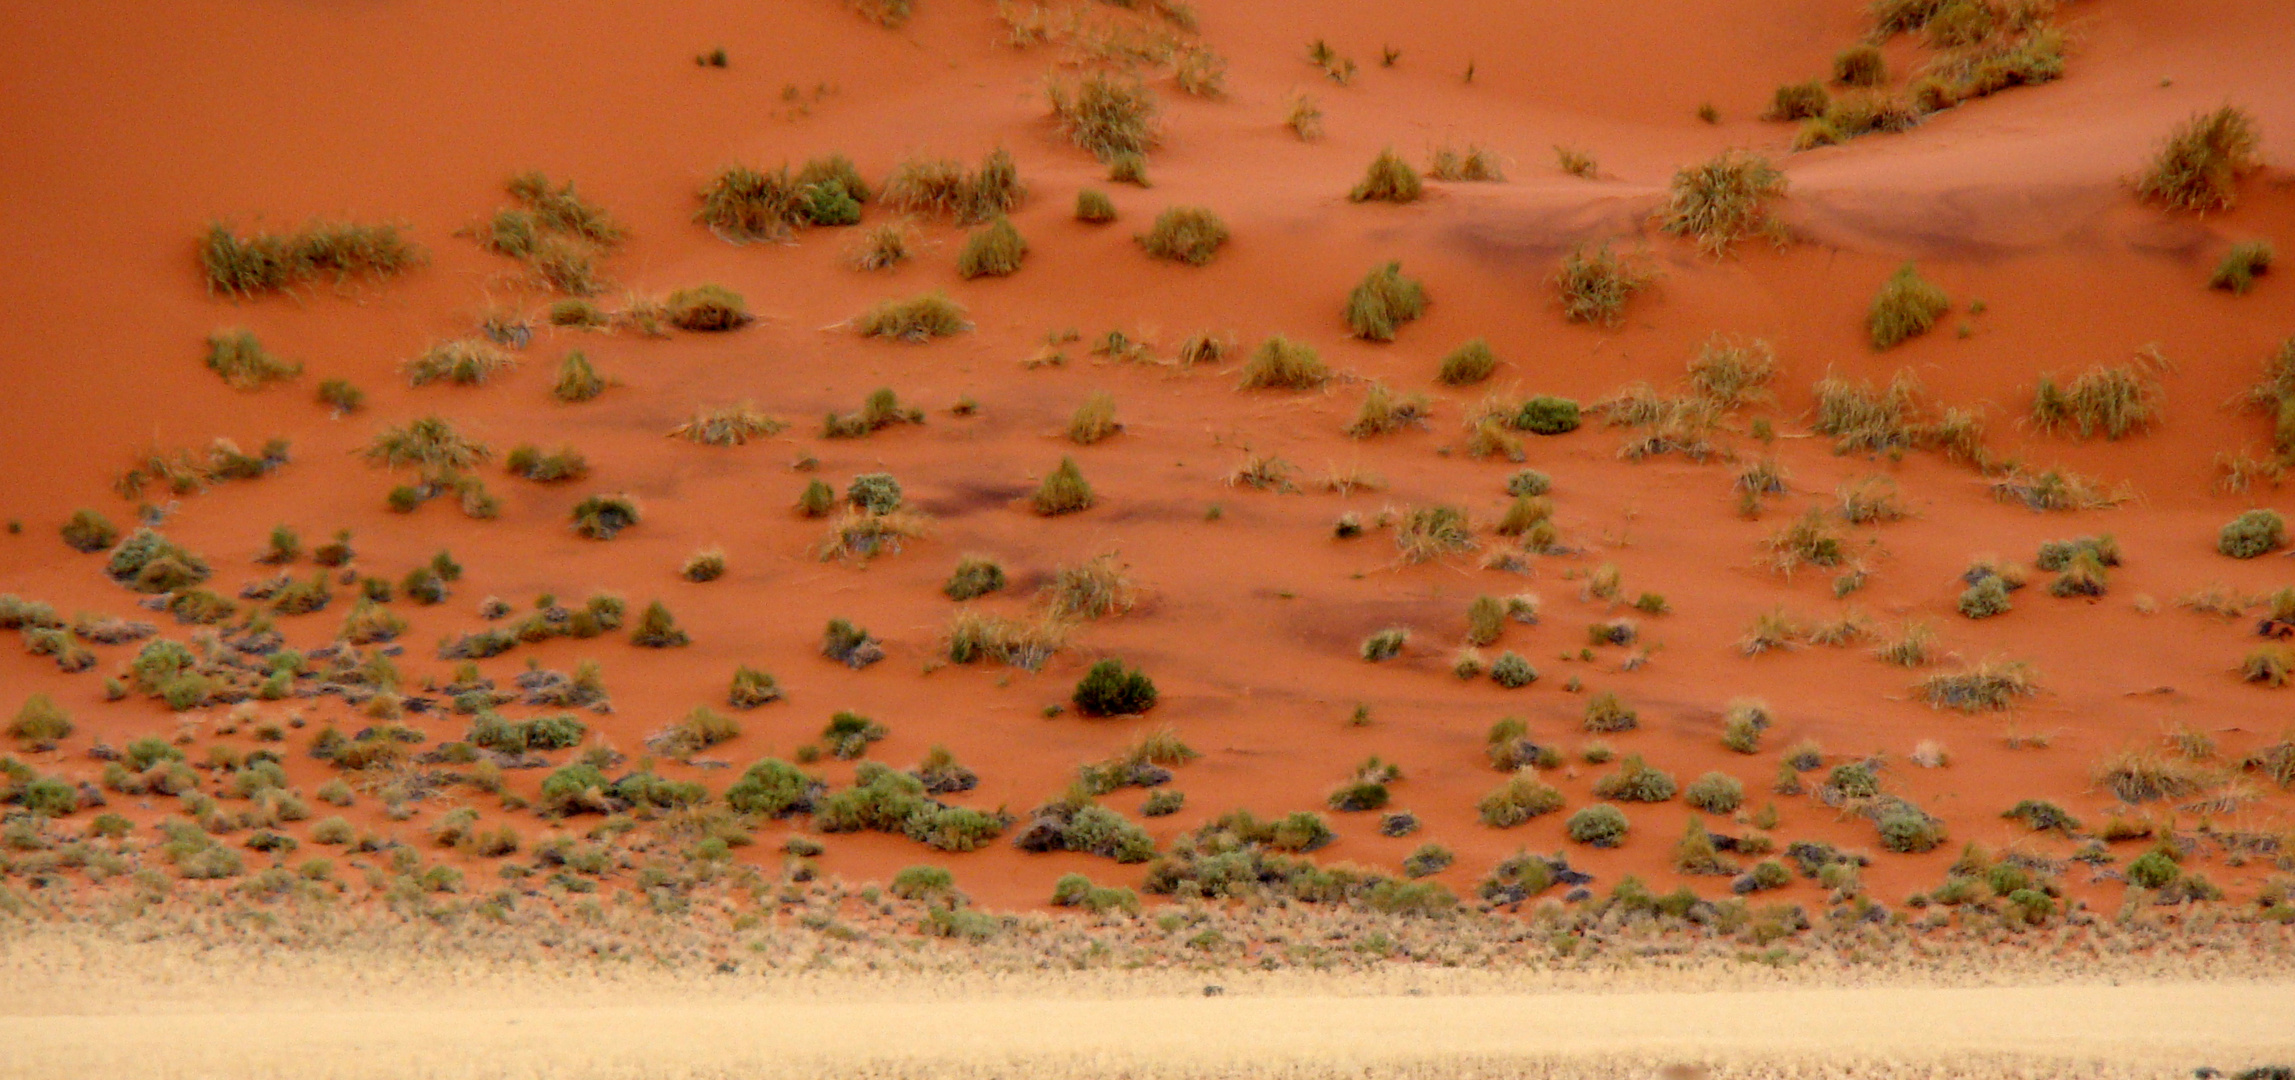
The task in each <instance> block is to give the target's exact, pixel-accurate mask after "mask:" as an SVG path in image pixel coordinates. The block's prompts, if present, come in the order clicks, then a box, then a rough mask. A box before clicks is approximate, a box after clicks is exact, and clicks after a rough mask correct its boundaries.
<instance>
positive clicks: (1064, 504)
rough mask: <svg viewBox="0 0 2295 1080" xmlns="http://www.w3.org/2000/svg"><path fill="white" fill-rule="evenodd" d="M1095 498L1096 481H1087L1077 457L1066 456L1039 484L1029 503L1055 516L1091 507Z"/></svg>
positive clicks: (1041, 511) (1046, 515)
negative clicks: (1090, 482)
mask: <svg viewBox="0 0 2295 1080" xmlns="http://www.w3.org/2000/svg"><path fill="white" fill-rule="evenodd" d="M1095 501H1096V497H1095V496H1094V495H1093V494H1092V485H1091V484H1089V483H1086V482H1085V480H1084V473H1083V470H1081V469H1078V468H1077V467H1076V459H1075V458H1072V457H1063V458H1061V459H1060V465H1059V467H1058V468H1055V469H1053V470H1052V471H1051V473H1050V474H1048V475H1046V476H1045V477H1044V480H1043V482H1042V483H1040V484H1038V485H1037V486H1036V494H1035V495H1034V496H1033V497H1031V498H1030V500H1029V505H1030V506H1031V507H1033V508H1034V509H1035V511H1036V512H1037V513H1039V514H1042V515H1044V516H1045V517H1055V516H1058V515H1060V514H1072V513H1075V512H1076V511H1078V510H1087V509H1090V508H1091V506H1092V504H1093V502H1095Z"/></svg>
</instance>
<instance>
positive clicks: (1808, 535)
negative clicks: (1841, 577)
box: [1766, 506, 1847, 577]
mask: <svg viewBox="0 0 2295 1080" xmlns="http://www.w3.org/2000/svg"><path fill="white" fill-rule="evenodd" d="M1766 546H1767V547H1768V549H1769V567H1770V569H1773V570H1775V571H1777V572H1778V573H1780V574H1783V575H1785V576H1786V577H1791V576H1793V571H1795V570H1797V569H1799V568H1801V567H1802V566H1803V565H1810V566H1839V565H1841V562H1842V560H1843V559H1845V558H1846V557H1847V552H1846V550H1845V549H1844V547H1843V545H1842V541H1841V534H1840V532H1839V530H1838V529H1837V528H1835V526H1834V525H1833V523H1832V519H1830V518H1828V517H1827V516H1826V515H1825V512H1824V510H1823V509H1822V508H1820V507H1814V506H1812V507H1810V508H1809V510H1808V512H1807V513H1804V514H1802V515H1801V516H1800V517H1798V518H1795V519H1794V520H1793V522H1792V523H1791V524H1788V525H1786V526H1785V527H1783V528H1781V529H1779V530H1777V531H1776V532H1775V533H1772V534H1770V536H1769V539H1768V540H1767V541H1766Z"/></svg>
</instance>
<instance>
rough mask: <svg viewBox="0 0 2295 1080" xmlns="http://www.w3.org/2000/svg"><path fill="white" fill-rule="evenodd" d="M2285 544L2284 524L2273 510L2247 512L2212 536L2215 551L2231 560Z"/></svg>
mask: <svg viewBox="0 0 2295 1080" xmlns="http://www.w3.org/2000/svg"><path fill="white" fill-rule="evenodd" d="M2286 544H2287V524H2286V521H2285V520H2284V519H2282V518H2281V517H2280V516H2279V512H2278V511H2276V510H2249V511H2247V512H2245V513H2243V514H2240V515H2239V516H2238V517H2235V518H2233V519H2231V522H2230V523H2229V524H2227V525H2225V526H2224V527H2223V529H2222V531H2221V532H2219V533H2217V534H2216V538H2215V550H2217V551H2219V552H2222V553H2223V554H2225V555H2229V556H2231V557H2232V558H2234V559H2252V558H2256V557H2257V556H2260V555H2267V554H2269V553H2271V552H2273V551H2277V550H2279V549H2280V548H2281V547H2284V546H2286Z"/></svg>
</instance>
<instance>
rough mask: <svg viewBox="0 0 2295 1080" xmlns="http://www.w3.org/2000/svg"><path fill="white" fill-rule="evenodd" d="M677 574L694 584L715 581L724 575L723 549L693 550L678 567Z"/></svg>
mask: <svg viewBox="0 0 2295 1080" xmlns="http://www.w3.org/2000/svg"><path fill="white" fill-rule="evenodd" d="M677 576H679V577H682V578H684V579H685V580H687V581H690V582H693V583H695V584H701V583H703V582H710V581H715V580H717V579H718V578H721V577H724V576H725V550H724V549H723V548H709V549H707V550H705V551H696V552H694V553H693V554H692V555H689V556H687V557H686V560H685V565H683V566H680V567H679V568H678V571H677Z"/></svg>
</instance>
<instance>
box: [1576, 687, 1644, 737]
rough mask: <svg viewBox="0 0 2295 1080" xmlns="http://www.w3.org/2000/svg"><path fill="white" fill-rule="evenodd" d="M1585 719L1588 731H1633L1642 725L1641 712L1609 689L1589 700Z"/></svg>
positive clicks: (1607, 732) (1606, 732) (1608, 732)
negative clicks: (1619, 698)
mask: <svg viewBox="0 0 2295 1080" xmlns="http://www.w3.org/2000/svg"><path fill="white" fill-rule="evenodd" d="M1584 720H1585V727H1586V730H1587V731H1591V732H1597V733H1600V734H1611V733H1615V732H1620V731H1632V730H1633V729H1635V728H1637V727H1640V726H1641V714H1640V713H1638V712H1636V711H1635V710H1634V707H1633V706H1631V705H1628V704H1626V703H1625V702H1623V701H1620V700H1618V695H1616V694H1614V693H1612V692H1610V691H1608V690H1604V691H1602V692H1601V693H1599V694H1595V695H1594V696H1593V697H1592V698H1590V699H1588V700H1587V702H1586V711H1585V717H1584Z"/></svg>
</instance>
